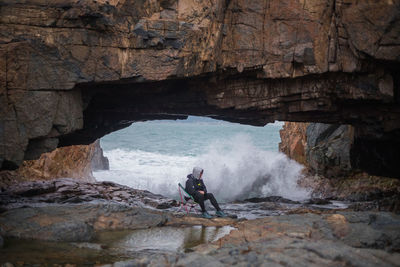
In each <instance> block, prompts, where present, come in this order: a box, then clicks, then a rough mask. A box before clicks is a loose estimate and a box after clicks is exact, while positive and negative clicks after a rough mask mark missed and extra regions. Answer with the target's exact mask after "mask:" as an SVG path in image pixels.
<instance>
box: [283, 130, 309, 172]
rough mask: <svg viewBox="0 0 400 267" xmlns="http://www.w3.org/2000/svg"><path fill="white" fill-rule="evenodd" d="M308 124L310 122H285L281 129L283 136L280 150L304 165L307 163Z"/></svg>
mask: <svg viewBox="0 0 400 267" xmlns="http://www.w3.org/2000/svg"><path fill="white" fill-rule="evenodd" d="M307 126H308V123H301V122H299V123H297V122H285V124H284V125H283V127H282V129H281V130H280V131H279V134H280V136H281V142H280V143H279V151H281V152H283V153H285V154H286V155H287V156H288V157H289V158H291V159H294V160H295V161H297V162H299V163H301V164H303V165H307V159H306V147H307V136H306V130H307Z"/></svg>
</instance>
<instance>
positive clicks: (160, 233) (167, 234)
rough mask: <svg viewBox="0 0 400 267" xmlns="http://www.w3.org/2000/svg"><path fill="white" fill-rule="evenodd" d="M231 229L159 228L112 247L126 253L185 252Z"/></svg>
mask: <svg viewBox="0 0 400 267" xmlns="http://www.w3.org/2000/svg"><path fill="white" fill-rule="evenodd" d="M233 229H234V228H233V227H230V226H223V227H204V226H193V227H185V228H174V227H161V228H152V229H146V230H137V231H134V232H132V233H131V234H129V235H128V236H126V237H125V238H123V239H122V240H120V241H117V242H115V243H113V244H112V247H115V248H119V249H124V250H126V251H141V250H163V251H185V250H186V249H189V248H192V247H195V246H197V245H200V244H204V243H208V242H214V241H216V240H218V239H219V238H221V237H223V236H224V235H227V234H229V232H230V231H231V230H233Z"/></svg>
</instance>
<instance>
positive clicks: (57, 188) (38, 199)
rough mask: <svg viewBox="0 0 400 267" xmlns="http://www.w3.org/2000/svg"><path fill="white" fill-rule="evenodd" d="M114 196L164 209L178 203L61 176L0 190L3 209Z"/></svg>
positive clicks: (122, 187)
mask: <svg viewBox="0 0 400 267" xmlns="http://www.w3.org/2000/svg"><path fill="white" fill-rule="evenodd" d="M99 200H103V201H109V200H114V201H117V202H120V203H122V204H125V205H134V206H141V205H143V204H145V205H147V206H150V207H154V208H156V207H157V206H159V205H160V207H162V208H163V209H168V208H171V207H175V206H177V205H178V203H177V202H176V201H173V200H170V199H168V198H165V197H163V196H161V195H156V194H152V193H150V192H148V191H143V190H136V189H133V188H130V187H128V186H123V185H119V184H116V183H113V182H96V183H89V182H83V181H79V180H75V179H70V178H64V179H56V180H51V181H38V182H24V183H20V184H18V185H12V186H9V187H7V189H6V190H5V191H3V192H1V193H0V207H2V208H3V209H7V207H9V208H16V207H22V206H26V205H28V206H29V205H34V204H35V203H84V202H90V201H99Z"/></svg>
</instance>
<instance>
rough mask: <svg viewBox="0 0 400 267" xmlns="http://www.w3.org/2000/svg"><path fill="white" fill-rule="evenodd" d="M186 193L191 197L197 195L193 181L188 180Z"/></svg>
mask: <svg viewBox="0 0 400 267" xmlns="http://www.w3.org/2000/svg"><path fill="white" fill-rule="evenodd" d="M185 189H186V192H188V193H189V194H190V195H192V196H193V195H194V194H195V193H196V190H195V189H194V184H193V180H192V179H188V180H187V181H186V188H185Z"/></svg>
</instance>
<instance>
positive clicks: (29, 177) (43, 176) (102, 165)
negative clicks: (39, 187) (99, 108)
mask: <svg viewBox="0 0 400 267" xmlns="http://www.w3.org/2000/svg"><path fill="white" fill-rule="evenodd" d="M107 169H109V163H108V159H107V158H106V157H104V155H103V150H102V149H101V147H100V142H99V141H96V142H94V143H93V144H90V145H87V146H85V145H80V146H70V147H61V148H58V149H56V150H54V151H53V152H50V153H44V154H42V155H41V156H40V158H39V159H38V160H29V161H24V162H23V164H22V166H20V167H19V168H18V169H17V170H16V171H2V172H0V186H1V187H2V188H3V190H5V188H6V187H7V186H10V185H11V184H13V183H18V182H19V183H20V182H23V181H38V180H51V179H56V178H63V177H68V178H76V179H79V180H82V181H92V182H93V181H94V177H93V174H92V171H94V170H107Z"/></svg>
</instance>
